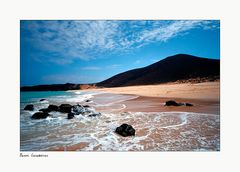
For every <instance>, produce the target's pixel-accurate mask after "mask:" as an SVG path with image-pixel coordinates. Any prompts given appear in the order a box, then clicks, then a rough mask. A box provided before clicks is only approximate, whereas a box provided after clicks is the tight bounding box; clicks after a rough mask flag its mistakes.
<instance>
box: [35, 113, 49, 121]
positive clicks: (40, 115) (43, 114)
mask: <svg viewBox="0 0 240 172" xmlns="http://www.w3.org/2000/svg"><path fill="white" fill-rule="evenodd" d="M48 116H49V114H48V113H46V112H36V113H35V114H33V115H32V117H31V118H32V119H45V118H47V117H48Z"/></svg>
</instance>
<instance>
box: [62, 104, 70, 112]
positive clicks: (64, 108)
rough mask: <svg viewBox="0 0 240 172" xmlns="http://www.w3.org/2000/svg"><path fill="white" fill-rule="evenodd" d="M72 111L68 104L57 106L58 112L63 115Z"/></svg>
mask: <svg viewBox="0 0 240 172" xmlns="http://www.w3.org/2000/svg"><path fill="white" fill-rule="evenodd" d="M71 109H72V105H70V104H61V105H60V106H59V111H60V112H63V113H70V112H71Z"/></svg>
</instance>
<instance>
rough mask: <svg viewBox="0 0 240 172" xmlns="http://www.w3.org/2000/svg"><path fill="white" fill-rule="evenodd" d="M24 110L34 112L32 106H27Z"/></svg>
mask: <svg viewBox="0 0 240 172" xmlns="http://www.w3.org/2000/svg"><path fill="white" fill-rule="evenodd" d="M24 110H30V111H33V110H34V106H33V105H32V104H29V105H26V106H25V108H24Z"/></svg>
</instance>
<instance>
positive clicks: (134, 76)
mask: <svg viewBox="0 0 240 172" xmlns="http://www.w3.org/2000/svg"><path fill="white" fill-rule="evenodd" d="M219 76H220V60H215V59H207V58H200V57H196V56H192V55H187V54H177V55H174V56H170V57H167V58H165V59H163V60H161V61H159V62H157V63H154V64H152V65H149V66H147V67H143V68H139V69H134V70H130V71H127V72H123V73H120V74H118V75H115V76H113V77H111V78H109V79H107V80H105V81H102V82H99V83H97V86H100V87H119V86H130V85H148V84H158V83H164V82H174V81H177V80H185V79H193V78H205V77H208V78H212V77H218V78H219Z"/></svg>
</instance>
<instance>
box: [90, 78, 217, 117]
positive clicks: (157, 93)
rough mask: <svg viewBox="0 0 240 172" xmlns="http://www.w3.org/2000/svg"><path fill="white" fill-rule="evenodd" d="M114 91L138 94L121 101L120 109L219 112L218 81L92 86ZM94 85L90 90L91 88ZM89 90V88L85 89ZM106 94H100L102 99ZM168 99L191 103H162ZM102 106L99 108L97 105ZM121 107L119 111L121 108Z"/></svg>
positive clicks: (134, 110)
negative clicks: (111, 86) (178, 104)
mask: <svg viewBox="0 0 240 172" xmlns="http://www.w3.org/2000/svg"><path fill="white" fill-rule="evenodd" d="M94 90H95V91H102V92H106V93H113V94H116V95H118V94H125V95H133V96H134V95H135V96H137V98H135V99H131V100H127V101H125V102H124V104H125V105H126V108H125V109H124V110H122V111H130V112H168V111H179V112H197V113H211V114H220V82H205V83H197V84H191V83H183V84H175V83H170V84H160V85H150V86H131V87H116V88H103V89H94ZM94 90H93V89H92V90H91V91H94ZM88 91H90V90H88ZM106 96H108V95H104V94H100V95H98V97H99V98H101V99H104V97H106ZM168 100H175V101H177V102H183V103H191V104H193V105H194V106H193V107H186V106H179V107H173V106H164V104H165V102H166V101H168ZM100 110H101V109H100ZM122 111H121V112H122Z"/></svg>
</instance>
